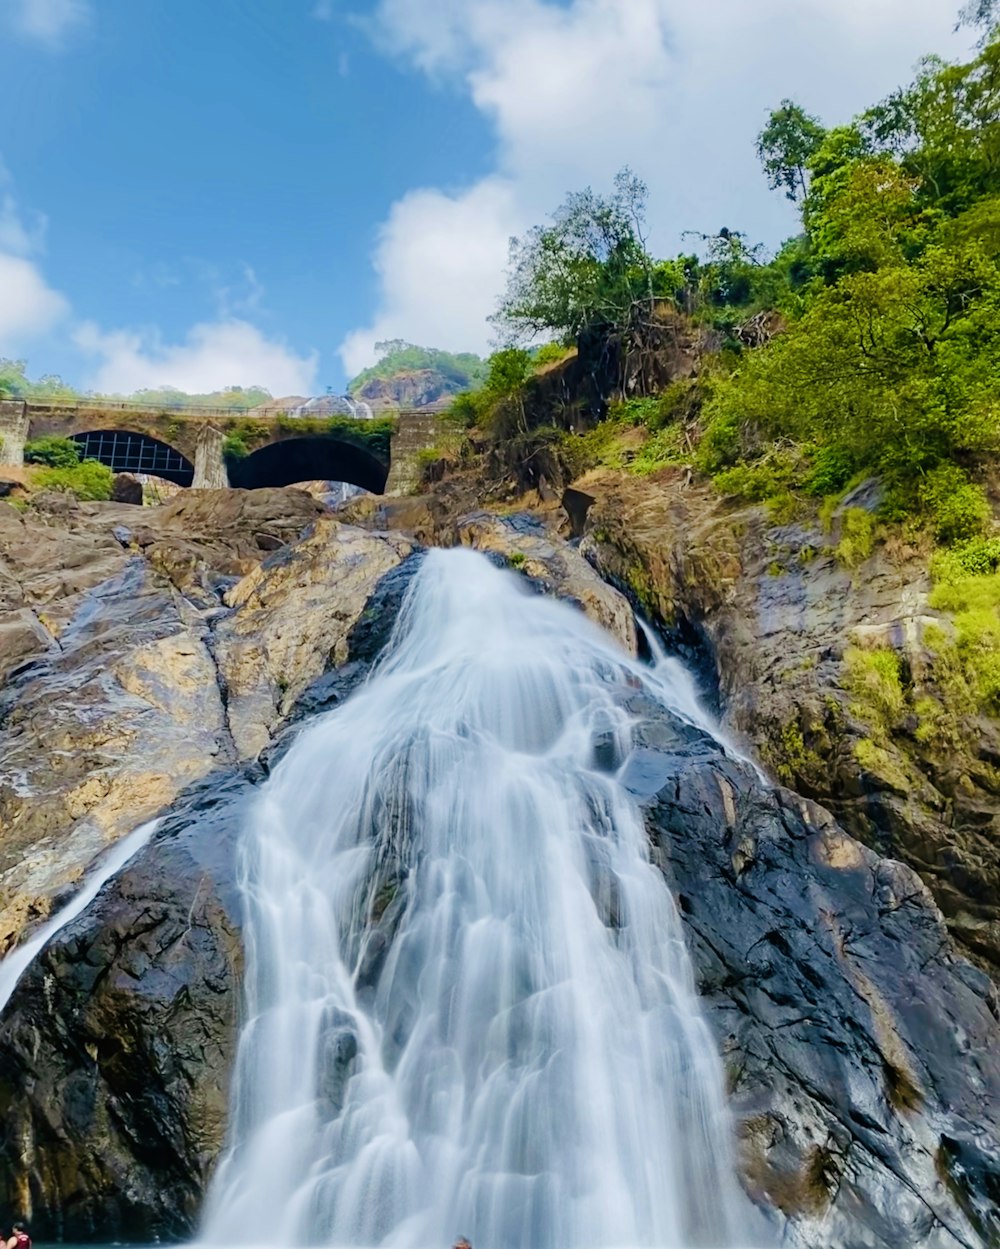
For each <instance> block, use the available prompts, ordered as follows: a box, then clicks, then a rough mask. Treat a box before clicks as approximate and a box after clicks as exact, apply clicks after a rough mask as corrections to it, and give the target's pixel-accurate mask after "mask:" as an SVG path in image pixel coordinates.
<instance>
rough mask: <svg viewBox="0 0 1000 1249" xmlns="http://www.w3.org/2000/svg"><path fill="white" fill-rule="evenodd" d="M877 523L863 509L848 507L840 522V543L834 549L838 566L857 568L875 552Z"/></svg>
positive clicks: (869, 513)
mask: <svg viewBox="0 0 1000 1249" xmlns="http://www.w3.org/2000/svg"><path fill="white" fill-rule="evenodd" d="M877 532H878V523H877V521H876V520H875V517H874V516H873V515H872V514H871V512H868V511H866V510H865V509H864V508H863V507H849V508H848V509H847V511H846V512H845V513H844V516H843V520H842V522H841V530H840V541H839V542H838V543H837V545H836V547H835V549H834V555H835V556H836V558H837V562H838V564H841V565H842V566H843V567H844V568H852V569H853V568H858V567H860V566H861V565H862V564H863V563H864V562H865V560H866V559H868V558H869V557H870V556H871V553H872V551H874V550H875V537H876V534H877Z"/></svg>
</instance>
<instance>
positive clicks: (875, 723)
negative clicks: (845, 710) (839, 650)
mask: <svg viewBox="0 0 1000 1249" xmlns="http://www.w3.org/2000/svg"><path fill="white" fill-rule="evenodd" d="M844 668H845V675H844V686H845V688H846V689H847V691H848V693H850V694H851V695H852V697H853V699H854V701H853V702H852V703H851V714H852V715H854V716H857V718H858V719H859V720H863V721H864V722H865V723H866V724H868V725H869V726H870V727H871V729H872V731H873V732H874V734H875V735H876V737H877V738H878V740H881V741H884V740H886V739H888V737H889V736H890V734H891V733H892V730H893V728H894V727H895V726H896V725H897V724H898V723H899V721H900V720H901V719H902V717H903V714H904V712H905V710H906V690H905V689H904V687H903V662H902V660H901V659H900V657H899V656H898V655H897V654H896V652H895V651H893V650H889V649H888V648H885V647H880V648H878V649H875V650H862V649H861V648H860V647H857V646H854V647H851V648H850V649H849V650H848V651H847V652H846V653H845V655H844Z"/></svg>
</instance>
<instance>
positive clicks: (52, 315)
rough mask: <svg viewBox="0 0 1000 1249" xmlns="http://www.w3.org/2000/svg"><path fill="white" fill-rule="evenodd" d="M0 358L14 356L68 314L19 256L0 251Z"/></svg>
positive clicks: (63, 303) (65, 305)
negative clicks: (1, 295)
mask: <svg viewBox="0 0 1000 1249" xmlns="http://www.w3.org/2000/svg"><path fill="white" fill-rule="evenodd" d="M0 291H2V292H3V298H0V356H17V355H18V354H19V353H20V352H21V351H22V350H23V348H24V347H25V346H26V345H27V343H29V342H30V341H31V340H32V339H33V338H38V337H40V336H41V335H42V334H45V333H47V332H48V331H49V330H51V329H52V328H53V326H54V325H56V324H57V323H58V322H59V321H61V320H62V319H63V318H64V317H65V316H66V315H67V314H68V312H69V303H68V302H67V300H66V298H65V297H64V296H63V295H61V294H60V293H59V292H58V291H55V290H53V289H52V287H50V286H49V284H48V283H47V282H46V281H45V278H44V277H43V276H42V274H41V272H40V271H39V269H38V268H37V266H36V265H34V264H32V262H31V261H30V260H27V259H25V257H23V256H11V255H5V254H3V253H2V252H0Z"/></svg>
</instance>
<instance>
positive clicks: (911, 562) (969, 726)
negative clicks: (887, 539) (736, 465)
mask: <svg viewBox="0 0 1000 1249" xmlns="http://www.w3.org/2000/svg"><path fill="white" fill-rule="evenodd" d="M581 488H585V489H586V490H587V491H589V492H590V494H591V495H592V496H593V497H594V500H595V501H594V503H593V505H592V506H591V507H590V509H589V511H588V515H587V521H586V528H587V532H586V535H585V537H584V539H583V542H582V544H581V550H582V551H583V552H584V553H585V554H586V556H587V558H588V559H590V560H591V561H592V562H593V563H594V565H595V566H596V567H597V568H598V569H599V570H600V571H601V572H602V573H603V574H604V575H605V576H607V577H608V578H609V579H611V580H612V581H613V582H614V583H615V584H619V585H623V586H627V587H628V588H629V590H630V591H631V593H632V595H633V596H634V598H636V599H637V600H638V601H639V602H641V604H642V605H643V607H644V609H645V610H646V611H647V612H648V613H649V614H650V615H652V616H656V617H658V618H659V619H660V620H662V621H663V622H665V624H666V625H667V627H668V628H669V629H671V630H672V633H673V637H672V640H673V641H674V642H676V643H678V644H679V649H680V651H681V653H683V654H684V655H685V657H686V658H687V659H688V660H689V661H691V660H693V661H694V662H695V663H696V664H697V663H701V664H702V665H703V667H704V669H705V670H706V671H707V672H709V674H710V677H711V679H712V680H714V681H715V682H716V683H717V685H718V688H719V692H720V706H721V709H722V711H723V713H724V715H725V719H726V722H727V724H728V725H729V726H730V727H732V728H733V729H734V730H735V731H736V732H737V733H738V734H739V735H740V736H741V737H742V739H743V740H744V741H746V742H749V743H750V744H751V745H752V747H753V749H754V751H755V754H756V755H757V757H758V758H760V759H762V760H763V762H764V763H765V764H766V766H767V767H768V768H769V770H770V771H771V773H772V775H774V776H776V777H778V778H779V779H781V780H782V781H783V782H784V783H786V784H788V785H790V786H791V787H792V788H794V789H796V790H797V791H798V792H801V793H804V794H806V795H808V796H809V797H811V798H814V799H816V800H817V801H819V802H822V803H823V804H824V805H825V806H827V807H829V808H830V810H832V811H833V813H834V814H835V816H836V817H837V819H838V820H839V821H840V822H841V823H842V824H843V825H844V826H845V827H846V828H847V829H848V830H849V831H850V832H851V833H852V834H853V835H854V836H856V837H858V838H860V839H861V840H863V841H864V842H865V843H866V844H867V845H869V846H871V847H872V848H873V849H875V850H877V851H878V852H879V853H880V854H883V855H888V856H890V857H893V858H897V859H901V860H903V861H904V862H906V863H908V864H909V865H910V866H911V867H913V868H914V869H915V870H916V871H917V872H918V873H919V874H920V876H921V878H922V879H923V881H924V882H925V883H926V884H927V885H928V886H929V888H930V889H931V891H932V893H933V894H934V899H935V901H936V902H937V904H938V906H939V907H940V908H941V910H942V912H943V913H944V915H945V919H946V922H947V924H948V927H949V930H950V931H951V932H952V934H953V935H954V936H955V937H956V939H957V940H959V941H960V942H961V943H962V945H963V946H964V948H965V949H966V950H967V951H968V952H969V953H971V954H972V955H973V956H974V957H976V958H977V959H979V960H981V961H982V964H983V965H984V966H986V967H987V968H988V969H989V970H990V972H991V974H992V975H993V977H994V980H998V981H1000V901H998V900H1000V840H998V834H1000V783H998V772H997V768H996V761H997V760H998V759H1000V723H998V722H997V720H996V719H991V718H989V717H986V716H982V715H979V714H978V713H977V712H976V710H975V708H969V707H964V706H957V705H952V704H951V703H950V701H949V698H950V695H949V691H948V678H949V671H948V662H947V661H945V662H943V663H942V665H941V671H940V672H939V671H938V670H937V667H936V662H935V657H934V654H933V653H932V652H933V650H934V647H932V646H930V645H929V643H928V642H927V641H926V638H927V637H929V636H932V634H931V632H930V631H931V629H937V630H938V631H941V630H943V631H944V632H945V633H947V631H948V630H949V629H950V628H951V626H950V625H949V623H948V622H947V621H946V620H944V619H943V618H942V616H941V613H938V612H934V611H933V610H932V609H931V608H930V606H929V603H928V597H929V591H930V578H929V576H928V572H927V560H926V557H925V556H924V555H921V554H920V553H919V552H914V551H911V550H908V549H907V548H905V547H904V546H903V545H902V543H897V544H896V545H895V547H889V546H887V547H885V548H881V547H876V549H875V550H874V552H873V553H872V554H871V555H870V556H869V557H868V558H866V559H865V560H864V561H863V562H862V563H860V564H859V565H858V566H857V567H855V568H852V567H847V566H845V564H844V562H843V561H842V560H841V559H838V557H837V551H836V548H837V544H838V540H839V537H840V536H841V535H842V532H843V524H844V515H845V514H846V512H847V511H848V510H850V509H859V510H861V511H864V510H865V509H870V508H871V507H872V506H874V505H875V504H876V503H877V501H878V495H877V492H876V491H875V489H874V486H873V483H866V484H865V485H863V486H862V487H860V488H859V489H858V490H857V491H855V492H854V493H853V494H852V495H851V496H850V497H849V498H847V499H846V500H845V501H844V503H843V504H842V506H841V511H840V514H839V515H835V516H834V519H833V525H832V530H831V532H829V533H828V532H825V531H824V530H822V529H821V527H820V526H819V525H818V524H815V523H794V524H783V525H776V524H775V523H774V522H773V520H772V519H771V518H770V517H769V515H768V514H767V512H766V511H765V510H764V509H763V508H746V509H744V510H742V511H739V512H734V511H733V510H732V509H731V508H729V507H727V506H726V503H725V501H724V500H721V499H720V498H719V496H718V494H717V492H716V491H715V490H714V488H713V487H711V486H705V487H699V486H694V485H691V484H690V482H689V481H688V480H687V478H686V477H685V475H684V473H682V472H681V471H679V470H671V471H666V472H664V474H662V476H661V477H660V478H659V479H657V480H655V481H644V480H640V479H638V478H635V477H628V476H626V475H625V474H620V473H609V472H598V473H595V474H592V475H590V476H589V477H587V478H584V479H582V482H581ZM870 648H877V649H879V650H880V651H882V652H883V653H884V654H888V655H894V656H896V657H897V659H898V661H899V665H900V672H901V689H900V699H901V701H902V702H903V703H904V704H905V706H904V708H903V712H902V713H901V715H900V718H899V722H898V723H896V724H893V725H892V726H891V730H887V729H886V728H885V727H884V726H882V727H881V728H880V726H879V723H878V714H877V709H874V710H873V708H872V707H870V706H869V707H866V706H865V698H864V696H863V691H862V696H861V697H858V695H857V693H856V691H855V690H853V689H852V687H851V674H850V669H849V663H848V659H847V656H848V655H849V654H850V653H851V652H852V651H858V650H860V651H862V652H863V651H865V650H866V649H870ZM924 706H926V707H929V708H930V709H931V711H930V712H929V713H928V714H927V715H926V716H925V719H924V720H923V721H922V720H921V717H920V714H919V713H921V712H922V709H923V707H924ZM935 716H938V717H940V725H939V726H938V727H937V728H936V727H935V725H936V724H938V721H936V720H935V718H934V717H935ZM949 719H952V720H954V721H956V723H955V724H953V725H952V727H951V728H950V729H947V728H944V727H942V726H944V725H946V724H947V722H948V721H949Z"/></svg>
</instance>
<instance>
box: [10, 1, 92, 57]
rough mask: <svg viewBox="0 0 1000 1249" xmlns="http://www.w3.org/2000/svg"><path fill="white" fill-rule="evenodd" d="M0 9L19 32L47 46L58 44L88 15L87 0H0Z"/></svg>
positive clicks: (61, 44) (55, 47) (62, 42)
mask: <svg viewBox="0 0 1000 1249" xmlns="http://www.w3.org/2000/svg"><path fill="white" fill-rule="evenodd" d="M0 11H4V12H6V13H7V14H8V16H9V20H10V23H11V25H12V26H13V27H14V29H15V30H16V31H17V32H18V33H19V34H21V35H23V36H24V37H25V38H27V39H31V40H33V41H34V42H36V43H40V44H42V45H43V46H45V47H48V48H51V49H58V48H61V47H62V46H63V44H64V43H65V41H66V38H67V36H69V35H70V34H72V33H74V32H75V31H77V30H80V29H82V28H83V27H84V26H86V25H87V23H88V22H89V21H90V18H91V16H92V9H91V7H90V4H89V2H88V0H0Z"/></svg>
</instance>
